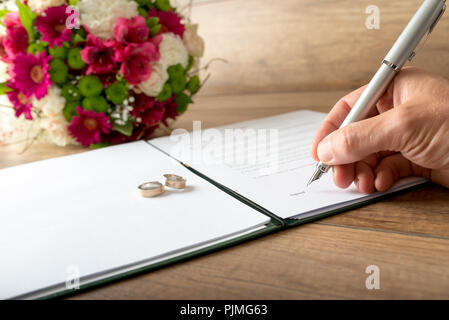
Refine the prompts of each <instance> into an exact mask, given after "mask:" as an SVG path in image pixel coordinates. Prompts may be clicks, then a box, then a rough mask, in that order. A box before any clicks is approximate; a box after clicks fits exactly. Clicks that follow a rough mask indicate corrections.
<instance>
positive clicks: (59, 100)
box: [32, 85, 66, 116]
mask: <svg viewBox="0 0 449 320" xmlns="http://www.w3.org/2000/svg"><path fill="white" fill-rule="evenodd" d="M32 104H33V106H34V107H35V108H36V110H40V111H42V112H43V113H44V115H47V116H49V115H51V116H53V115H60V114H62V110H63V109H64V107H65V104H66V100H65V98H64V97H63V96H62V95H61V89H59V88H58V87H57V86H55V85H52V86H51V87H49V88H48V92H47V95H46V96H45V97H43V98H42V99H40V100H37V99H35V98H33V100H32Z"/></svg>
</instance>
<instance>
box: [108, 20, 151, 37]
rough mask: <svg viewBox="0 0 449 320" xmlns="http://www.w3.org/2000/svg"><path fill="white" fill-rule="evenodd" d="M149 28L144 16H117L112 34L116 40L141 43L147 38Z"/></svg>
mask: <svg viewBox="0 0 449 320" xmlns="http://www.w3.org/2000/svg"><path fill="white" fill-rule="evenodd" d="M149 35H150V30H149V29H148V27H147V24H146V23H145V18H144V17H142V16H136V17H133V18H131V19H126V18H118V19H117V20H116V21H115V28H114V36H115V39H116V40H117V41H120V42H125V43H142V42H145V41H147V40H148V36H149Z"/></svg>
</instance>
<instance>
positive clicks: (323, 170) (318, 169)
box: [307, 163, 329, 187]
mask: <svg viewBox="0 0 449 320" xmlns="http://www.w3.org/2000/svg"><path fill="white" fill-rule="evenodd" d="M328 170H329V166H326V165H324V164H322V163H319V164H318V165H317V167H316V170H315V172H314V173H313V175H312V177H311V178H310V180H309V182H308V183H307V187H309V186H310V185H311V184H312V183H313V182H315V181H317V180H319V179H320V178H321V177H322V176H323V174H325V173H326V172H327V171H328Z"/></svg>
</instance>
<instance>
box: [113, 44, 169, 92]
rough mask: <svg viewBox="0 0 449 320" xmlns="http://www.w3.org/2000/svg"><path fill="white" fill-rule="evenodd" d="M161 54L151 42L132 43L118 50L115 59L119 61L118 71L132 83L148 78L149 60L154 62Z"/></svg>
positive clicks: (149, 70) (150, 70) (149, 74)
mask: <svg viewBox="0 0 449 320" xmlns="http://www.w3.org/2000/svg"><path fill="white" fill-rule="evenodd" d="M160 57H161V55H160V53H159V49H158V48H157V47H156V46H155V45H154V44H153V43H152V42H144V43H139V44H137V43H132V44H129V45H128V46H126V47H125V48H123V49H122V50H118V51H117V54H116V56H115V58H116V61H118V62H121V63H122V66H121V68H120V71H121V73H122V75H123V76H124V77H125V79H126V80H128V82H129V83H130V84H132V85H137V84H139V83H141V82H144V81H146V80H148V79H149V78H150V76H151V72H152V69H151V65H150V63H151V62H156V61H158V60H159V59H160Z"/></svg>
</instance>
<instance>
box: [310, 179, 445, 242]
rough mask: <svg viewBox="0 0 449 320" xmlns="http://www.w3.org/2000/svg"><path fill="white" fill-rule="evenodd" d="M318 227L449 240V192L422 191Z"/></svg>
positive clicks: (358, 211)
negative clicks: (357, 229)
mask: <svg viewBox="0 0 449 320" xmlns="http://www.w3.org/2000/svg"><path fill="white" fill-rule="evenodd" d="M318 223H320V224H326V225H339V226H349V227H358V228H363V229H375V230H384V231H395V232H402V233H407V234H415V235H425V236H432V237H444V238H446V239H449V190H448V189H445V188H442V187H439V186H436V185H432V186H426V187H422V188H419V189H418V190H415V191H410V192H406V193H404V194H402V195H399V196H394V197H392V198H390V199H388V200H384V201H382V202H379V203H375V204H372V205H369V206H366V207H363V208H360V209H357V210H353V211H349V212H346V213H344V214H341V215H336V216H334V217H331V218H327V219H324V220H322V221H320V222H318Z"/></svg>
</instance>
